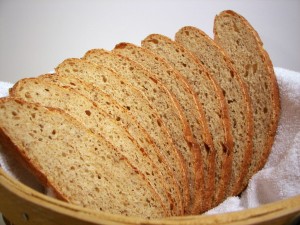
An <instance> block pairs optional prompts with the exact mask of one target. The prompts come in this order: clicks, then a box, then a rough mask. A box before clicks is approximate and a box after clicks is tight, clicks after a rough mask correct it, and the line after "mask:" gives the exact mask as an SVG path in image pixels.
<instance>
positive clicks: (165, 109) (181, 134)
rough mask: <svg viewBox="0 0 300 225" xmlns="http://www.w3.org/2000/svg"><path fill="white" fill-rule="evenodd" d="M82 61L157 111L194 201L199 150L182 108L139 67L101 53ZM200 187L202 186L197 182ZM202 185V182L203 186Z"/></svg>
mask: <svg viewBox="0 0 300 225" xmlns="http://www.w3.org/2000/svg"><path fill="white" fill-rule="evenodd" d="M83 59H85V60H87V61H89V62H93V63H96V64H97V65H100V66H106V67H108V68H111V69H113V70H114V71H116V72H118V73H119V74H121V75H122V76H124V77H126V79H127V80H128V81H129V82H130V83H131V84H132V85H134V86H135V87H136V88H137V89H138V90H140V91H141V92H142V93H143V94H144V95H145V96H146V97H147V99H148V100H149V102H150V103H151V104H152V106H153V107H154V108H155V109H156V110H157V112H158V114H159V115H160V117H161V119H162V121H163V122H164V124H165V125H166V127H167V128H168V130H169V133H170V135H171V137H172V139H173V142H174V143H175V145H176V147H177V148H178V150H179V151H180V152H181V154H182V156H183V158H184V160H185V162H186V167H187V171H188V173H187V174H188V179H189V188H190V202H191V203H192V201H193V200H194V199H196V195H195V192H194V190H195V172H196V171H197V173H198V174H199V176H198V177H197V178H202V177H203V172H202V163H201V158H200V156H201V155H200V154H199V148H198V146H197V145H196V141H195V140H194V138H193V136H192V132H191V130H190V126H189V125H188V122H187V119H186V117H185V115H184V113H183V110H182V107H181V105H180V104H179V102H178V100H177V99H176V98H175V97H174V95H173V94H172V93H170V90H168V89H167V88H166V87H165V85H164V84H163V83H162V82H161V81H160V80H159V78H158V77H157V76H156V74H153V73H151V72H149V70H146V69H145V68H144V67H142V66H141V65H140V64H138V63H136V62H134V61H132V60H130V59H129V58H128V57H124V56H122V55H119V54H117V53H114V52H109V51H106V50H104V49H92V50H90V51H88V52H87V53H86V54H85V55H84V57H83ZM197 182H199V184H201V182H200V181H197ZM202 183H203V182H202ZM198 189H199V190H200V193H198V196H199V197H198V198H200V199H203V194H202V190H204V188H203V187H202V185H199V187H198Z"/></svg>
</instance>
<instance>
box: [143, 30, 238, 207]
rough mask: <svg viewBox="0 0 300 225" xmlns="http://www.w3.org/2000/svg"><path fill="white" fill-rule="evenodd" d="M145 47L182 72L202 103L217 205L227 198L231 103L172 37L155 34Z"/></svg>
mask: <svg viewBox="0 0 300 225" xmlns="http://www.w3.org/2000/svg"><path fill="white" fill-rule="evenodd" d="M142 47H144V48H147V49H149V50H151V51H153V52H154V53H156V54H158V55H160V56H161V57H163V58H165V59H166V60H167V61H168V62H169V63H170V64H171V65H172V66H174V67H175V69H177V70H178V71H179V72H181V74H182V75H183V76H185V77H186V78H187V80H188V81H189V83H190V85H191V86H192V88H193V89H194V91H195V92H196V94H197V96H198V98H199V101H200V102H201V104H202V106H203V109H204V112H205V117H206V119H207V121H208V125H209V129H210V132H211V134H212V137H213V143H214V147H215V150H216V176H215V178H216V179H215V182H216V191H215V192H214V193H215V195H214V196H212V197H213V204H212V205H211V206H215V205H217V204H218V203H220V202H221V201H222V200H224V197H225V190H226V188H227V186H228V184H229V180H230V177H231V163H232V147H233V146H232V145H233V143H232V135H231V130H230V126H229V115H228V106H227V103H226V102H225V99H224V95H223V93H222V91H221V88H220V86H219V85H218V83H217V82H216V81H215V80H214V79H213V77H211V76H210V74H209V73H208V72H207V70H206V69H205V68H204V67H203V66H202V64H201V63H200V62H199V60H198V59H197V58H196V57H195V56H193V55H192V53H191V52H189V51H188V50H186V49H185V48H184V47H183V46H182V45H180V44H179V43H176V42H175V41H172V40H171V39H170V38H168V37H165V36H163V35H159V34H152V35H149V36H148V37H146V38H145V39H144V40H143V41H142ZM209 205H210V204H209ZM197 210H199V209H196V211H197Z"/></svg>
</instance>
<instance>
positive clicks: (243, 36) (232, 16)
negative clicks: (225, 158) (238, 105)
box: [214, 10, 280, 187]
mask: <svg viewBox="0 0 300 225" xmlns="http://www.w3.org/2000/svg"><path fill="white" fill-rule="evenodd" d="M214 38H215V41H216V42H217V43H218V44H219V45H220V46H222V47H223V48H224V49H225V51H226V52H227V54H228V55H229V57H230V59H231V61H232V63H233V64H234V66H235V68H236V69H237V71H238V73H239V74H240V76H241V77H242V78H243V79H244V81H245V83H246V84H247V86H248V89H249V93H250V97H251V102H252V107H253V118H254V135H253V157H252V160H251V165H250V169H249V173H248V175H247V176H246V177H245V178H246V179H245V180H244V183H243V185H244V187H245V186H246V185H247V182H248V180H249V179H250V178H251V176H252V175H253V174H254V173H256V172H257V171H258V170H260V169H261V168H262V167H263V166H264V164H265V162H266V160H267V157H268V155H269V153H270V150H271V147H272V144H273V141H274V137H275V133H276V129H277V125H278V120H279V113H280V102H279V101H280V100H279V91H278V85H277V81H276V77H275V75H274V70H273V65H272V62H271V60H270V57H269V55H268V54H267V52H266V51H265V50H264V48H263V43H262V41H261V40H260V38H259V36H258V34H257V32H256V31H255V30H254V28H253V27H252V26H251V25H250V24H249V22H248V21H247V20H246V19H245V18H244V17H242V16H241V15H239V14H237V13H235V12H233V11H229V10H228V11H223V12H221V13H220V14H219V15H217V16H216V18H215V22H214Z"/></svg>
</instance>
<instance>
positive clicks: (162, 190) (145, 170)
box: [10, 77, 182, 215]
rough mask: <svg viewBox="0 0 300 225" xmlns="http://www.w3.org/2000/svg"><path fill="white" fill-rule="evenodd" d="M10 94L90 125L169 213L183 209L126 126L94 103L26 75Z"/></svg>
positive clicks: (66, 89) (70, 89) (62, 88)
mask: <svg viewBox="0 0 300 225" xmlns="http://www.w3.org/2000/svg"><path fill="white" fill-rule="evenodd" d="M10 95H11V96H13V97H17V98H20V99H23V100H24V101H27V102H35V103H40V104H41V105H43V106H46V107H52V108H59V109H62V110H64V111H66V112H67V113H69V114H70V115H71V116H73V117H74V118H75V119H77V120H78V121H79V122H81V123H82V124H83V125H84V126H85V127H87V128H89V129H90V130H91V131H92V132H93V133H95V134H99V135H101V136H103V137H104V138H105V139H106V140H107V141H109V142H110V143H112V144H113V146H115V147H116V148H117V149H118V150H119V151H120V152H121V154H122V155H124V157H126V158H127V159H128V160H129V162H130V163H131V164H132V165H133V166H134V167H135V168H137V169H138V170H139V171H140V172H141V173H142V174H143V175H144V176H145V178H146V179H147V180H148V182H149V183H150V185H151V186H152V187H153V189H155V191H156V192H157V193H158V194H159V195H160V197H161V199H162V201H163V203H164V205H165V206H166V209H167V210H168V212H169V213H170V215H181V214H182V210H181V211H180V208H179V207H177V205H175V206H174V204H175V201H176V199H174V200H173V199H171V197H170V195H171V192H170V190H171V188H167V185H165V184H164V179H165V178H163V177H162V175H161V173H160V171H158V169H157V167H156V166H155V164H154V163H153V161H152V160H151V159H150V158H149V156H148V154H147V153H146V151H145V150H144V149H143V148H141V147H140V146H139V145H138V143H137V142H136V141H135V139H134V137H132V136H131V135H130V134H129V133H128V131H127V130H126V129H124V128H123V127H122V126H119V125H118V124H117V123H116V122H115V120H114V119H113V118H112V117H110V116H109V114H107V113H106V112H105V111H103V110H102V109H101V108H99V107H98V106H97V104H96V103H95V102H93V101H91V100H89V99H88V98H86V97H85V96H83V95H81V94H80V93H78V92H77V91H75V90H74V89H72V88H69V87H61V86H59V85H57V84H54V83H49V82H46V81H44V80H43V79H42V78H41V77H39V78H27V79H23V80H20V81H18V82H17V83H16V84H15V85H14V86H13V88H12V89H11V91H10Z"/></svg>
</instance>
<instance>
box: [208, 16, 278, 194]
mask: <svg viewBox="0 0 300 225" xmlns="http://www.w3.org/2000/svg"><path fill="white" fill-rule="evenodd" d="M226 15H228V16H232V17H234V18H237V19H238V20H239V21H240V22H241V23H243V25H244V29H245V30H247V32H249V33H250V34H251V35H252V37H254V39H255V40H256V46H255V50H256V51H257V52H258V53H259V55H260V57H261V59H262V60H261V61H262V63H263V65H264V67H265V69H266V70H267V71H268V72H267V73H268V79H269V80H270V82H271V88H272V108H273V112H272V120H271V124H270V129H269V130H268V138H267V140H266V142H265V148H264V150H263V153H262V157H261V158H260V159H259V161H258V162H256V166H255V168H254V169H253V171H252V172H250V173H249V174H248V176H246V179H245V180H244V181H243V188H242V189H244V188H245V187H246V185H247V183H248V180H249V179H250V178H251V176H252V175H253V174H254V173H255V172H257V171H258V170H260V169H261V168H262V167H263V166H264V164H265V163H266V161H267V158H268V156H269V154H270V151H271V148H272V145H273V142H274V138H275V134H276V130H277V126H278V122H279V117H280V97H279V88H278V83H277V80H276V77H275V73H274V69H273V65H272V62H271V59H270V57H269V55H268V53H267V52H266V51H265V49H264V48H263V42H262V40H261V39H260V37H259V35H258V33H257V31H256V30H255V29H254V28H253V27H252V25H251V24H250V23H249V22H248V21H247V20H246V19H245V18H244V17H243V16H241V15H240V14H238V13H236V12H234V11H232V10H225V11H222V12H221V13H219V15H217V16H216V17H215V22H214V29H213V31H214V39H215V41H216V42H218V43H221V42H220V40H219V36H218V32H217V28H216V23H217V20H220V19H221V17H222V16H226ZM253 110H254V109H253ZM254 128H255V127H254Z"/></svg>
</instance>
